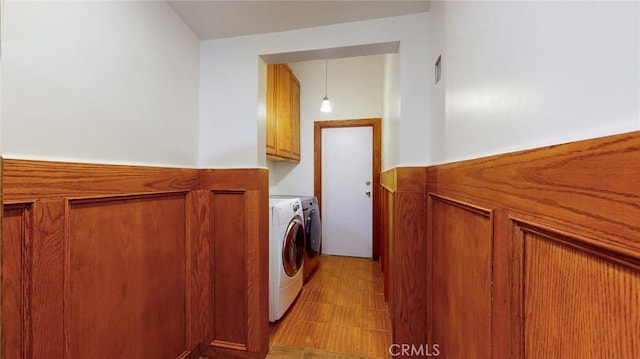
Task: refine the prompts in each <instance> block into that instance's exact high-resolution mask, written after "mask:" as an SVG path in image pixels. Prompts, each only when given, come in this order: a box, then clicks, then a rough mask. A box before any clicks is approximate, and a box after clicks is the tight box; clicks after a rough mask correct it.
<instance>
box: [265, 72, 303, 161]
mask: <svg viewBox="0 0 640 359" xmlns="http://www.w3.org/2000/svg"><path fill="white" fill-rule="evenodd" d="M266 149H267V159H269V160H272V161H289V162H300V82H299V81H298V79H297V78H296V76H295V75H294V74H293V72H292V71H291V69H290V68H289V66H287V65H284V64H277V65H269V66H268V68H267V145H266Z"/></svg>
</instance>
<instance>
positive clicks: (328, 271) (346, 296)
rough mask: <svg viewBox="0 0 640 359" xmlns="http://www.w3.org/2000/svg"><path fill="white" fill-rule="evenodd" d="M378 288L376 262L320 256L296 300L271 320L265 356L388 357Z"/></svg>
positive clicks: (387, 322) (385, 319) (385, 323)
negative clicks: (278, 319)
mask: <svg viewBox="0 0 640 359" xmlns="http://www.w3.org/2000/svg"><path fill="white" fill-rule="evenodd" d="M383 290H384V289H383V275H382V272H381V270H380V265H379V262H375V261H372V260H369V259H365V258H353V257H339V256H322V257H321V262H320V266H319V267H318V269H317V270H316V271H315V272H314V273H313V274H312V276H311V278H310V280H309V281H308V282H307V283H306V284H305V286H304V287H303V288H302V292H301V293H300V295H299V296H298V299H297V300H296V302H295V303H294V304H293V306H292V307H291V308H290V309H289V311H288V312H287V313H286V314H285V316H284V317H283V318H282V319H281V320H280V321H278V322H277V323H275V324H272V325H271V349H270V351H269V355H268V356H267V358H268V359H276V358H283V359H289V358H291V359H294V358H295V359H300V358H305V359H307V358H344V359H347V358H348V359H355V358H358V359H360V358H389V357H390V355H389V352H388V348H389V346H390V345H391V321H390V319H389V311H388V309H387V305H386V303H385V301H384V294H383Z"/></svg>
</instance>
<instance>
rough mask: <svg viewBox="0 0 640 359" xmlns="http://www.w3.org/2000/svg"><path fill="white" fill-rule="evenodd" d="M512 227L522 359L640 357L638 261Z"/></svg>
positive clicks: (530, 228)
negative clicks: (517, 247) (518, 265)
mask: <svg viewBox="0 0 640 359" xmlns="http://www.w3.org/2000/svg"><path fill="white" fill-rule="evenodd" d="M517 226H518V229H519V230H517V231H515V233H516V235H517V237H519V238H516V240H518V241H520V243H521V245H522V247H521V248H522V250H523V252H522V256H523V261H522V265H523V268H522V273H523V275H522V281H521V285H522V288H521V289H520V290H521V291H522V293H523V302H522V307H521V310H523V317H524V323H523V328H522V331H523V336H524V342H523V345H524V348H521V350H522V352H523V354H524V355H523V357H525V358H638V357H640V261H634V260H632V261H630V262H627V263H625V262H624V261H620V259H619V258H618V257H616V256H613V257H612V256H611V254H610V253H607V252H602V251H597V250H594V249H593V248H589V247H583V246H581V245H580V244H579V242H580V241H579V240H576V239H575V238H572V237H569V236H565V235H563V234H560V233H554V232H552V231H550V230H547V229H544V228H541V227H535V226H530V225H525V224H522V223H518V224H517ZM516 270H517V269H516ZM515 290H518V289H517V288H516V289H514V291H515Z"/></svg>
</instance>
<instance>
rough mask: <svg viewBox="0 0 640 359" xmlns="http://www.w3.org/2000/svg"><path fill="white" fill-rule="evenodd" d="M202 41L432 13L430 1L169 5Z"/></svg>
mask: <svg viewBox="0 0 640 359" xmlns="http://www.w3.org/2000/svg"><path fill="white" fill-rule="evenodd" d="M167 3H168V4H169V6H171V8H173V10H174V11H175V12H176V13H177V14H178V16H180V17H181V18H182V19H183V20H184V22H185V23H186V24H187V25H188V26H189V27H190V28H191V30H192V31H193V32H194V33H195V34H196V36H198V38H200V39H201V40H210V39H218V38H223V37H233V36H242V35H251V34H261V33H267V32H278V31H286V30H294V29H301V28H306V27H314V26H323V25H332V24H339V23H344V22H351V21H360V20H369V19H377V18H383V17H391V16H399V15H407V14H413V13H419V12H426V11H428V10H429V1H426V0H394V1H368V0H357V1H336V0H328V1H313V0H289V1H269V0H262V1H244V0H236V1H218V0H200V1H180V0H179V1H167Z"/></svg>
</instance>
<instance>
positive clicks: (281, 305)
mask: <svg viewBox="0 0 640 359" xmlns="http://www.w3.org/2000/svg"><path fill="white" fill-rule="evenodd" d="M269 207H270V211H269V223H270V236H269V321H270V322H275V321H276V320H278V319H280V318H281V317H282V316H283V315H284V313H285V312H286V311H287V309H289V307H290V306H291V304H292V303H293V301H294V300H295V299H296V297H297V296H298V293H300V290H301V289H302V283H303V275H304V271H303V267H304V244H305V230H304V219H303V217H302V216H303V212H302V204H301V202H300V199H298V198H291V199H270V200H269Z"/></svg>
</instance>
